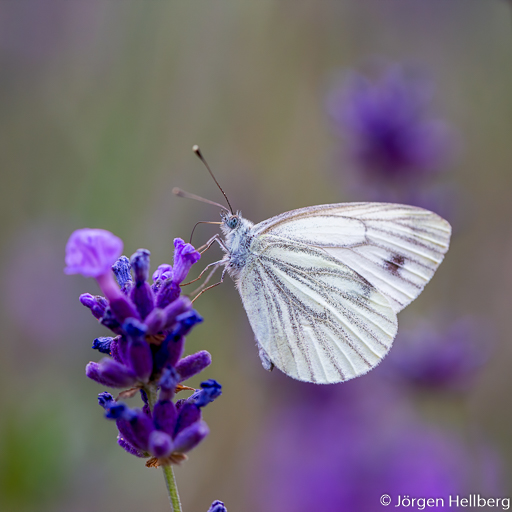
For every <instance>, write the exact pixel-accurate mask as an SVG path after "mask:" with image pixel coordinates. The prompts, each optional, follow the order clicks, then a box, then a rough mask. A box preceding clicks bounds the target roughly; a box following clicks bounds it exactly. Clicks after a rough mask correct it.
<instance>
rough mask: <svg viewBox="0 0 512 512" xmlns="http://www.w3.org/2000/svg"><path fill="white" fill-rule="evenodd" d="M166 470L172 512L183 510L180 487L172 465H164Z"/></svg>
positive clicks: (165, 476)
mask: <svg viewBox="0 0 512 512" xmlns="http://www.w3.org/2000/svg"><path fill="white" fill-rule="evenodd" d="M162 469H163V470H164V478H165V483H166V485H167V491H168V492H169V501H170V503H171V510H172V512H181V503H180V497H179V495H178V487H176V479H175V478H174V472H173V470H172V466H171V465H170V464H169V465H168V466H162Z"/></svg>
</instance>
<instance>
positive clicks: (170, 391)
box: [158, 366, 180, 400]
mask: <svg viewBox="0 0 512 512" xmlns="http://www.w3.org/2000/svg"><path fill="white" fill-rule="evenodd" d="M178 382H180V375H179V374H178V372H177V371H176V370H175V369H174V368H173V367H171V366H169V367H167V368H164V369H163V371H162V375H161V377H160V382H159V383H158V384H159V386H160V400H171V399H172V398H173V397H174V394H175V391H176V386H177V385H178Z"/></svg>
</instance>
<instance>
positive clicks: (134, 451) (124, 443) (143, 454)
mask: <svg viewBox="0 0 512 512" xmlns="http://www.w3.org/2000/svg"><path fill="white" fill-rule="evenodd" d="M117 444H118V445H119V446H120V447H121V448H124V449H125V450H126V451H127V452H128V453H130V454H131V455H135V456H136V457H141V458H145V457H147V456H148V453H147V452H143V451H142V450H137V448H135V446H132V445H131V444H130V443H129V442H128V441H127V440H126V439H124V438H123V437H122V436H121V434H119V435H118V436H117Z"/></svg>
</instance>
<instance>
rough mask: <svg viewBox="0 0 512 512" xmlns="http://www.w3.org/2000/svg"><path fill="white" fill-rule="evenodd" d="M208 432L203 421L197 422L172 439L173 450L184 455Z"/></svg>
mask: <svg viewBox="0 0 512 512" xmlns="http://www.w3.org/2000/svg"><path fill="white" fill-rule="evenodd" d="M209 432H210V429H209V428H208V425H207V424H206V423H205V422H204V421H197V422H196V423H193V424H192V425H190V427H188V428H186V429H184V430H182V431H181V432H180V433H179V434H178V435H177V436H176V437H175V439H174V450H175V451H177V452H180V453H186V452H188V451H190V450H192V448H195V447H196V446H197V445H198V444H199V443H200V442H201V441H202V440H203V439H204V438H205V437H206V436H207V435H208V434H209Z"/></svg>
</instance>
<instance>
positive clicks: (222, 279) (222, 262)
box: [192, 260, 228, 302]
mask: <svg viewBox="0 0 512 512" xmlns="http://www.w3.org/2000/svg"><path fill="white" fill-rule="evenodd" d="M225 263H227V262H226V261H224V260H221V261H217V262H216V264H217V267H215V268H214V269H213V271H215V270H217V268H218V267H220V265H221V264H225ZM205 270H206V269H205ZM227 270H228V267H227V266H225V267H224V270H223V271H222V275H221V277H220V281H219V282H218V283H215V284H212V285H210V286H208V287H207V288H205V289H204V290H201V291H200V292H199V293H198V294H197V295H196V296H195V297H194V298H193V299H192V302H194V301H195V300H196V299H197V298H198V297H199V296H200V295H202V294H203V293H204V292H206V291H208V290H210V289H212V288H215V287H216V286H219V284H222V283H223V282H224V276H225V275H226V272H227ZM211 274H213V272H211V273H210V275H211Z"/></svg>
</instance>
